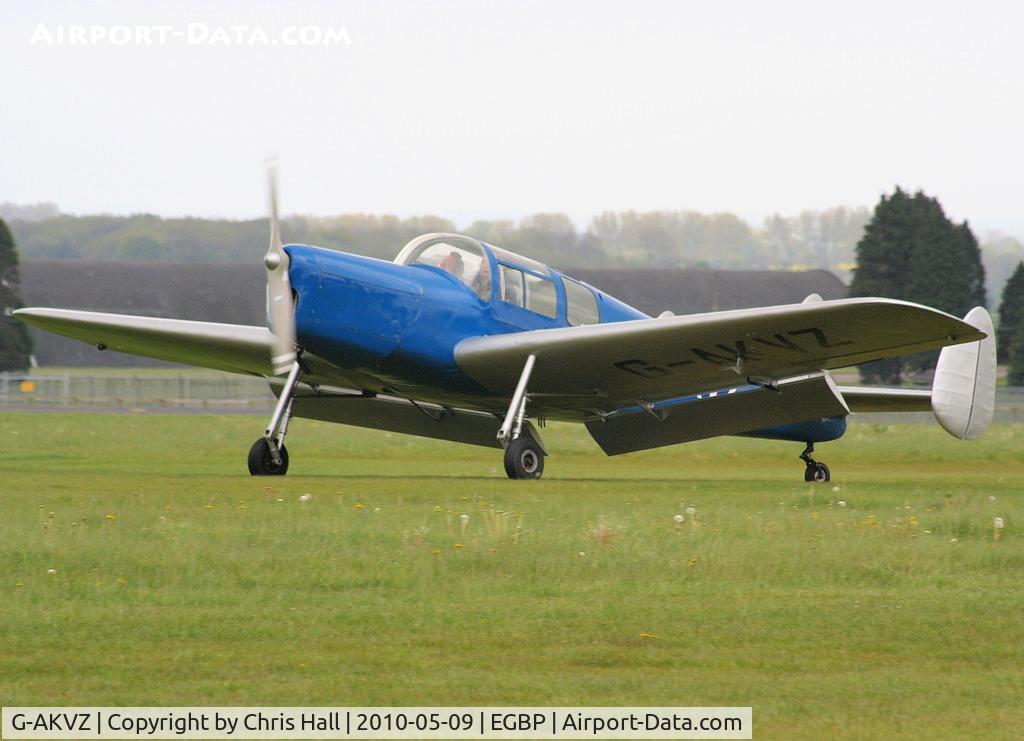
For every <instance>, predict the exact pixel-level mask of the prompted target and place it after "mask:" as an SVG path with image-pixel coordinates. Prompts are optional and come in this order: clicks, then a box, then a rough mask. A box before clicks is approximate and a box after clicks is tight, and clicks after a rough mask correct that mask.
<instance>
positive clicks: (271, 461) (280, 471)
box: [249, 360, 302, 476]
mask: <svg viewBox="0 0 1024 741" xmlns="http://www.w3.org/2000/svg"><path fill="white" fill-rule="evenodd" d="M301 375H302V366H301V365H299V361H298V360H296V361H295V362H294V363H293V364H292V368H291V371H290V372H289V373H288V378H287V379H286V380H285V382H284V387H283V388H282V389H281V395H280V396H278V397H277V404H276V405H275V406H274V413H273V415H272V416H271V417H270V424H268V425H267V431H266V432H265V433H263V437H261V438H260V439H259V440H257V441H256V442H254V443H253V444H252V447H251V448H249V473H250V474H252V475H253V476H284V475H285V474H286V473H288V450H287V448H285V447H284V439H285V436H286V435H287V434H288V421H289V420H290V419H291V417H292V395H293V394H294V393H295V385H296V384H297V383H298V382H299V376H301Z"/></svg>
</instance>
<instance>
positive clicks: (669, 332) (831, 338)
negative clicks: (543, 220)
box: [455, 298, 986, 420]
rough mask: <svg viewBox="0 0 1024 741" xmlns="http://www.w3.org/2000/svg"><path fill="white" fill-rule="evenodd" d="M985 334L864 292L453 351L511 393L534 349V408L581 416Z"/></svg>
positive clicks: (500, 338)
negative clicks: (856, 295)
mask: <svg viewBox="0 0 1024 741" xmlns="http://www.w3.org/2000/svg"><path fill="white" fill-rule="evenodd" d="M985 336H986V333H984V332H982V331H980V330H979V329H978V328H976V327H974V326H972V325H971V324H968V323H966V322H964V321H961V320H960V319H957V318H956V317H954V316H952V315H950V314H946V313H944V312H941V311H938V310H936V309H930V308H928V307H926V306H921V305H918V304H912V303H908V302H905V301H897V300H894V299H878V298H861V299H843V300H839V301H822V302H816V303H805V304H794V305H787V306H772V307H766V308H760V309H744V310H738V311H723V312H715V313H710V314H695V315H691V316H679V317H666V318H659V319H643V320H638V321H629V322H617V323H614V324H595V325H590V326H584V327H567V328H563V329H544V330H536V331H531V332H519V333H515V334H503V335H492V336H488V337H475V338H472V339H467V340H464V341H463V342H461V343H459V345H458V346H457V347H456V349H455V359H456V362H457V363H458V364H459V366H460V367H461V368H462V369H463V371H464V372H465V373H466V374H467V375H468V376H470V377H471V378H473V379H474V380H476V381H477V382H478V383H480V384H481V385H483V386H484V387H486V388H487V389H489V390H490V391H492V392H493V393H495V394H497V395H499V396H503V397H505V398H507V397H508V396H509V395H510V394H511V393H512V390H513V389H514V388H515V385H516V382H517V380H518V378H519V374H520V372H521V370H522V368H523V365H524V363H525V362H526V358H527V357H528V356H529V355H535V356H536V363H535V366H534V370H533V374H532V376H531V377H530V383H529V392H530V399H531V407H530V409H531V413H534V412H535V411H538V410H539V411H543V412H545V413H546V414H547V415H548V416H550V417H551V418H555V419H557V418H562V419H575V420H580V419H592V418H594V417H599V416H602V415H606V414H610V413H612V412H614V411H616V410H618V409H621V408H623V407H628V406H633V405H636V404H638V403H639V404H641V405H642V404H649V403H655V402H658V401H661V400H664V399H670V398H676V397H679V396H682V395H684V394H695V393H700V392H705V391H713V390H719V389H728V388H731V387H736V386H740V385H743V384H745V383H751V382H753V383H756V384H761V385H769V386H770V385H775V384H776V383H777V382H778V381H780V380H782V379H786V378H791V377H794V376H799V375H802V374H807V373H816V372H820V371H822V370H828V369H833V368H841V367H846V366H851V365H856V364H858V363H864V362H867V361H870V360H878V359H880V358H888V357H894V356H898V355H906V354H909V353H914V352H918V351H922V350H932V349H935V348H939V347H944V346H946V345H953V344H958V343H964V342H973V341H976V340H980V339H982V338H983V337H985Z"/></svg>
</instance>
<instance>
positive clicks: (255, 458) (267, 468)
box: [249, 437, 288, 476]
mask: <svg viewBox="0 0 1024 741" xmlns="http://www.w3.org/2000/svg"><path fill="white" fill-rule="evenodd" d="M279 452H280V453H281V464H280V465H278V464H276V463H274V459H273V458H271V457H270V443H268V442H267V439H266V438H265V437H261V438H260V439H259V440H257V441H256V442H254V443H253V444H252V447H251V448H249V473H250V474H252V475H253V476H284V475H285V474H286V473H288V448H286V447H285V446H283V445H282V446H281V447H280V449H279Z"/></svg>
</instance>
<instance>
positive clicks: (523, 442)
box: [505, 436, 544, 479]
mask: <svg viewBox="0 0 1024 741" xmlns="http://www.w3.org/2000/svg"><path fill="white" fill-rule="evenodd" d="M505 473H507V474H508V477H509V478H510V479H539V478H540V476H541V474H542V473H544V451H542V450H541V449H540V446H539V445H537V443H535V442H534V441H533V440H532V439H530V438H529V437H526V436H524V437H517V438H516V439H515V440H513V441H512V442H510V443H509V444H508V447H507V448H505Z"/></svg>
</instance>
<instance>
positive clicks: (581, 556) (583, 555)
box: [579, 551, 587, 558]
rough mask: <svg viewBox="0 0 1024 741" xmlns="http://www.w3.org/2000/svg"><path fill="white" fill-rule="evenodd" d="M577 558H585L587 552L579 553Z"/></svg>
mask: <svg viewBox="0 0 1024 741" xmlns="http://www.w3.org/2000/svg"><path fill="white" fill-rule="evenodd" d="M579 556H580V558H586V557H587V552H586V551H580V553H579Z"/></svg>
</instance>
